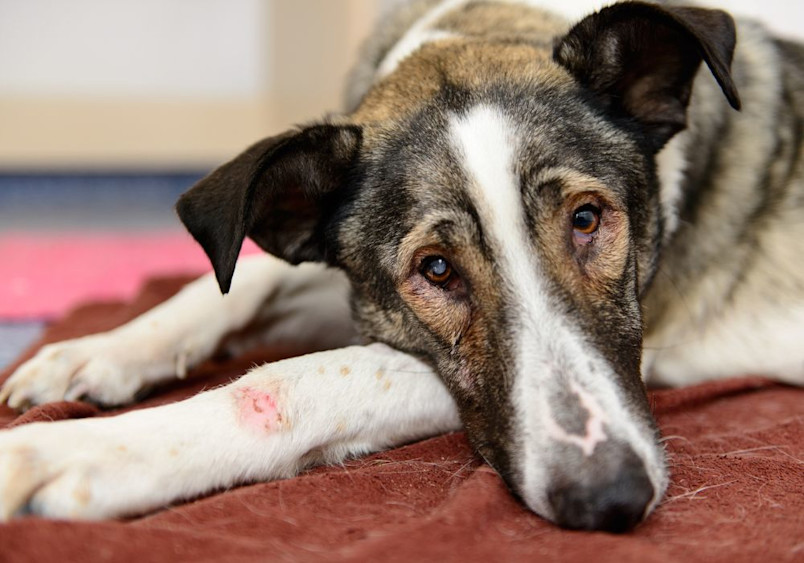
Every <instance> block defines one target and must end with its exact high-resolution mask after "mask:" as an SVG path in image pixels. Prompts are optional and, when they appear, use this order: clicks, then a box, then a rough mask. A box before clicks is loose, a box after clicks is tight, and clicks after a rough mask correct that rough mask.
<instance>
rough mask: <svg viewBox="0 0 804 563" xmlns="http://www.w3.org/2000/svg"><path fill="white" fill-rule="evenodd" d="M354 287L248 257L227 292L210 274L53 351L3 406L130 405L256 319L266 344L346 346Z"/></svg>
mask: <svg viewBox="0 0 804 563" xmlns="http://www.w3.org/2000/svg"><path fill="white" fill-rule="evenodd" d="M348 291H349V285H348V282H347V280H346V278H345V277H344V275H343V274H341V273H340V272H337V271H335V270H328V269H326V268H324V267H323V266H321V265H318V264H302V265H301V266H298V267H294V266H291V265H289V264H288V263H286V262H283V261H282V260H279V259H278V258H275V257H273V256H269V255H260V256H254V257H249V258H246V259H243V260H241V261H240V263H239V264H238V266H237V271H236V272H235V276H234V280H233V284H232V289H231V292H230V293H229V294H228V295H225V296H223V295H221V294H220V290H219V289H218V284H217V283H216V281H215V278H214V276H213V275H212V274H209V275H206V276H203V277H201V278H199V279H198V280H196V281H194V282H192V283H190V284H189V285H187V286H186V287H185V288H184V289H182V290H181V291H180V292H179V293H178V294H177V295H175V296H174V297H172V298H171V299H169V300H167V301H166V302H165V303H163V304H161V305H159V306H157V307H155V308H154V309H152V310H150V311H148V312H147V313H145V314H144V315H141V316H140V317H137V318H136V319H134V320H133V321H131V322H129V323H127V324H125V325H123V326H121V327H120V328H117V329H115V330H112V331H109V332H106V333H101V334H96V335H92V336H87V337H84V338H77V339H75V340H68V341H65V342H59V343H56V344H51V345H49V346H45V347H44V348H42V350H40V352H39V353H38V354H37V355H36V356H34V357H33V358H32V359H31V360H29V361H28V362H26V363H25V364H23V365H22V366H20V368H19V369H18V370H17V371H16V372H15V373H14V374H13V375H12V376H11V377H10V378H9V379H8V381H7V382H6V383H5V385H4V386H3V389H2V392H0V403H2V402H4V401H6V402H8V404H9V406H11V407H13V408H23V407H26V406H29V405H36V404H41V403H46V402H51V401H58V400H62V399H67V400H73V399H78V398H80V397H87V398H89V399H91V400H92V401H94V402H96V403H99V404H102V405H119V404H123V403H128V402H131V401H133V400H134V398H135V396H136V394H137V392H138V391H140V390H142V389H144V388H148V387H150V386H152V385H156V384H158V383H161V382H164V381H166V380H169V379H172V378H174V377H179V378H181V377H184V375H185V374H186V373H187V370H188V369H190V368H192V367H193V366H195V365H197V364H199V363H200V362H202V361H204V360H206V359H207V358H209V357H210V356H211V355H212V354H213V353H214V352H215V350H216V349H217V348H218V347H219V345H220V343H221V341H222V340H223V339H224V338H225V337H226V336H227V335H229V334H231V333H233V332H237V331H241V330H243V329H244V328H245V327H247V326H250V325H252V324H253V323H254V322H255V320H256V321H260V322H259V323H258V324H259V325H260V326H267V328H266V330H265V331H264V333H263V334H260V335H259V336H260V338H259V342H260V343H263V344H272V343H275V342H277V341H281V340H283V339H286V338H291V335H292V338H293V340H294V343H296V344H297V346H301V347H306V349H307V350H309V351H314V350H322V349H325V348H331V347H338V346H345V345H347V344H350V343H351V341H352V338H353V336H354V328H353V325H352V321H351V317H350V313H349V305H348Z"/></svg>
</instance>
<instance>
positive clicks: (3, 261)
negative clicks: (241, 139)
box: [0, 171, 207, 369]
mask: <svg viewBox="0 0 804 563" xmlns="http://www.w3.org/2000/svg"><path fill="white" fill-rule="evenodd" d="M204 173H205V171H182V172H155V173H148V174H143V173H133V172H132V173H126V172H122V173H114V174H111V173H109V174H74V173H69V174H56V173H54V174H26V173H19V174H8V173H6V174H0V369H2V368H3V367H4V366H6V365H8V364H9V363H11V362H12V361H13V360H14V358H16V357H17V356H18V355H19V354H20V353H21V352H22V351H23V350H24V349H25V348H26V347H27V346H29V345H30V344H31V343H32V342H33V341H35V340H36V339H37V338H38V336H39V335H40V333H41V331H42V329H43V328H44V327H45V326H46V324H47V322H48V321H49V320H52V319H53V318H56V317H58V316H60V315H62V314H64V312H66V310H68V309H69V308H71V307H73V306H75V305H77V304H79V303H80V302H82V301H87V300H92V299H125V298H126V297H129V296H130V295H132V294H133V292H135V291H136V289H137V287H138V285H139V283H141V282H142V280H143V279H144V278H145V277H147V276H149V275H159V274H165V275H169V274H177V273H187V272H188V271H189V272H197V271H202V270H204V269H205V268H206V267H207V265H206V263H205V258H204V256H203V253H201V252H200V251H199V249H198V247H197V245H195V243H193V241H192V240H191V239H190V237H189V236H188V235H187V234H186V233H185V232H184V230H183V228H182V227H181V224H180V222H179V220H178V218H177V217H176V215H175V213H174V212H173V204H174V203H175V201H176V198H177V197H178V196H179V194H181V193H182V192H183V191H185V190H186V189H187V188H189V187H190V186H191V185H192V184H193V183H195V182H196V181H197V180H198V179H199V178H201V177H202V176H203V174H204Z"/></svg>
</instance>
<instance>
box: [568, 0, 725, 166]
mask: <svg viewBox="0 0 804 563" xmlns="http://www.w3.org/2000/svg"><path fill="white" fill-rule="evenodd" d="M735 41H736V32H735V28H734V20H732V18H731V16H729V15H728V14H727V13H726V12H722V11H720V10H708V9H703V8H688V7H663V6H659V5H655V4H646V3H642V2H625V3H622V4H615V5H613V6H610V7H608V8H604V9H602V10H601V11H600V12H597V13H595V14H593V15H591V16H588V17H587V18H585V19H584V20H582V21H581V22H580V23H578V24H577V25H576V26H575V27H573V28H572V29H571V30H570V31H569V33H568V34H567V35H566V36H565V37H563V38H561V39H559V40H558V41H557V42H556V45H555V49H554V51H553V56H554V58H555V60H556V61H557V62H558V63H559V64H561V65H562V66H564V67H565V68H567V69H568V70H569V71H570V72H571V73H572V74H573V76H575V78H576V80H578V81H579V82H580V83H581V84H582V85H583V86H585V87H587V88H589V89H590V90H592V91H593V92H595V94H597V96H598V97H599V98H600V99H601V100H602V101H603V103H604V104H605V105H606V106H607V107H609V108H610V109H611V110H613V111H615V112H618V113H620V114H625V115H627V116H631V117H633V118H636V119H637V120H638V121H639V122H640V123H641V124H642V125H643V127H644V128H645V131H646V133H647V135H648V136H649V138H650V139H651V140H652V142H653V144H654V149H655V150H656V151H658V150H659V149H661V148H662V146H664V144H665V143H666V142H667V141H668V140H669V139H670V138H671V137H672V136H673V135H675V134H676V133H678V132H679V131H680V130H682V129H684V128H685V127H686V113H687V105H688V103H689V99H690V94H691V91H692V81H693V79H694V77H695V73H696V72H697V70H698V67H699V66H700V64H701V61H702V60H703V61H704V62H706V64H707V66H708V67H709V69H710V70H711V71H712V74H713V75H714V76H715V79H716V80H717V82H718V84H719V85H720V87H721V89H722V90H723V93H724V94H725V96H726V98H727V99H728V100H729V103H730V104H731V105H732V107H734V108H735V109H740V99H739V96H738V94H737V88H736V87H735V85H734V82H732V79H731V75H730V67H731V59H732V55H733V53H734V45H735Z"/></svg>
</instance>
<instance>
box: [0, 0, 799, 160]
mask: <svg viewBox="0 0 804 563" xmlns="http://www.w3.org/2000/svg"><path fill="white" fill-rule="evenodd" d="M398 2H399V0H136V1H134V0H69V1H65V0H0V169H16V170H19V169H26V170H31V169H36V170H40V169H58V170H65V169H86V168H88V167H89V168H94V169H99V168H100V169H102V168H109V169H115V168H120V167H125V168H127V169H130V168H150V169H153V168H159V169H162V168H191V169H197V168H200V169H206V168H208V167H210V166H211V165H213V164H215V163H218V162H220V161H221V160H223V159H225V158H227V157H229V156H231V155H232V154H233V153H235V152H236V151H238V150H239V149H241V148H242V147H244V146H246V145H247V144H249V143H250V142H252V141H254V140H256V139H258V138H260V137H261V136H264V135H265V134H268V133H271V132H275V131H279V130H281V129H283V128H285V127H287V126H289V125H291V124H294V123H298V122H303V121H305V120H309V119H311V118H315V117H317V116H320V115H322V114H323V113H324V112H326V111H331V110H336V109H338V108H339V107H340V97H341V89H342V85H343V82H344V77H345V75H346V72H347V69H348V68H349V65H350V64H351V62H352V61H353V59H354V54H355V51H356V49H357V46H358V45H359V43H360V42H361V41H362V40H363V38H364V37H365V36H366V35H367V34H368V32H369V30H370V28H371V26H372V23H373V21H374V20H375V19H376V18H377V17H378V15H379V14H380V13H381V12H382V11H383V10H384V9H387V8H388V7H389V6H391V5H393V4H395V3H398ZM566 3H567V4H568V5H571V4H573V2H572V0H567V2H566ZM576 3H577V2H576ZM585 3H586V2H581V4H585ZM706 3H709V4H714V5H721V6H724V7H726V8H727V9H731V10H733V11H734V12H736V13H748V14H753V15H758V16H760V17H762V18H763V19H765V20H766V21H768V22H770V23H771V25H773V26H774V27H776V28H777V29H778V30H779V31H781V32H783V33H787V34H789V35H795V34H800V33H801V29H802V26H801V24H802V22H804V2H790V1H788V0H765V1H762V2H760V1H758V0H732V1H725V0H724V1H720V2H717V1H715V2H713V1H709V2H706Z"/></svg>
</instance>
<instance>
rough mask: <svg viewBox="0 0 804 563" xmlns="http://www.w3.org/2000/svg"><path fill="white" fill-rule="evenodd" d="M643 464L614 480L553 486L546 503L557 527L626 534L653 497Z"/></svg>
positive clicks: (634, 466) (635, 466)
mask: <svg viewBox="0 0 804 563" xmlns="http://www.w3.org/2000/svg"><path fill="white" fill-rule="evenodd" d="M654 492H655V491H654V490H653V485H652V484H651V482H650V479H649V478H648V475H647V473H646V472H645V469H644V468H643V466H642V464H641V463H639V464H638V465H635V464H629V465H628V466H626V467H625V468H623V469H622V470H621V471H619V472H618V473H617V475H616V477H615V478H614V479H609V480H605V479H604V480H601V481H597V482H592V483H586V484H577V483H575V484H565V485H560V486H556V487H553V488H552V489H551V490H550V491H549V492H548V500H549V502H550V505H551V507H552V509H553V515H554V518H555V521H556V523H557V524H559V525H560V526H563V527H565V528H572V529H578V530H600V531H605V532H613V533H622V532H627V531H628V530H630V529H631V528H633V527H634V526H635V525H637V524H638V523H639V521H640V520H642V517H643V516H644V514H645V510H646V508H647V507H648V504H649V503H650V501H651V499H652V498H653V495H654Z"/></svg>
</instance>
